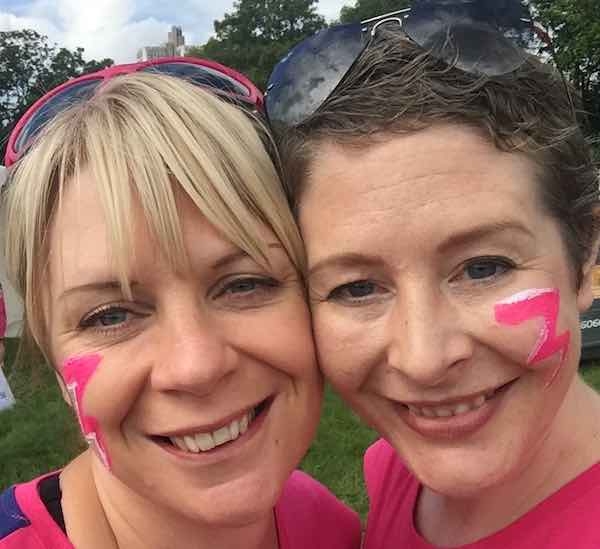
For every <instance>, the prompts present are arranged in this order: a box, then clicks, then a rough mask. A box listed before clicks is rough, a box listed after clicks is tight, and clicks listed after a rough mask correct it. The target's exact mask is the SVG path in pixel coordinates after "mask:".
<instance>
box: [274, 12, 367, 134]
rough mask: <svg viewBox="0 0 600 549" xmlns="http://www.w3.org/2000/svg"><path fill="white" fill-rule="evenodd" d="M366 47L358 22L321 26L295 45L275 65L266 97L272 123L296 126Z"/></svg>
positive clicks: (330, 89)
mask: <svg viewBox="0 0 600 549" xmlns="http://www.w3.org/2000/svg"><path fill="white" fill-rule="evenodd" d="M363 48H364V42H363V33H362V30H361V25H360V24H359V23H354V24H349V25H340V26H337V27H331V28H329V29H325V30H322V31H321V32H319V33H317V34H315V35H314V36H311V37H310V38H307V39H306V40H304V41H303V42H300V44H298V45H297V46H296V47H294V48H293V49H292V50H291V51H290V52H289V53H288V54H287V55H286V56H285V57H284V58H283V59H282V60H281V61H280V62H279V63H278V64H277V65H276V66H275V69H274V70H273V72H272V73H271V77H270V78H269V83H268V85H267V94H266V97H265V106H266V110H267V115H268V117H269V121H270V122H271V123H272V124H283V125H285V126H295V125H298V124H300V123H301V122H302V121H304V120H306V118H308V117H309V116H310V115H311V114H313V113H314V112H315V111H316V110H317V108H318V107H319V106H320V105H321V104H322V103H323V101H325V99H326V98H327V97H328V96H329V95H330V94H331V92H332V91H333V90H334V89H335V88H336V87H337V85H338V84H339V83H340V81H341V80H342V78H343V77H344V76H345V74H346V73H347V72H348V69H349V68H350V67H351V66H352V64H353V63H354V61H355V60H356V58H357V57H358V56H359V55H360V52H361V51H362V50H363Z"/></svg>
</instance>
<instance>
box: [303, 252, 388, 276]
mask: <svg viewBox="0 0 600 549" xmlns="http://www.w3.org/2000/svg"><path fill="white" fill-rule="evenodd" d="M383 264H384V261H383V259H382V258H381V257H379V256H376V255H372V254H359V253H341V254H335V255H332V256H329V257H326V258H325V259H323V260H321V261H317V263H315V264H314V265H313V266H312V267H311V268H310V269H309V270H308V276H309V277H311V276H313V275H314V274H315V273H316V272H318V271H322V270H325V269H327V268H330V267H337V268H341V267H356V266H357V265H362V266H364V267H381V266H383Z"/></svg>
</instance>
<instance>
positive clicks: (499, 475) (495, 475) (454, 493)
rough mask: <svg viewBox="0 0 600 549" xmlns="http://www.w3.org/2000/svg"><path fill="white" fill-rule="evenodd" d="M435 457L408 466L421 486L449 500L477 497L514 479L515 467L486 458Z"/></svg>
mask: <svg viewBox="0 0 600 549" xmlns="http://www.w3.org/2000/svg"><path fill="white" fill-rule="evenodd" d="M461 453H462V454H463V455H462V456H457V455H455V456H443V455H438V456H437V457H435V458H434V459H432V460H431V461H430V462H428V463H425V464H424V463H415V464H414V465H416V466H415V467H413V463H410V462H409V463H408V466H409V467H410V468H411V469H412V471H413V473H414V475H415V476H416V477H417V478H418V479H419V481H420V482H421V484H423V485H424V486H426V487H427V488H429V489H430V490H432V491H434V492H437V493H439V494H443V495H444V496H447V497H449V498H472V497H479V496H480V495H481V493H482V492H483V491H484V490H488V489H490V488H493V487H494V486H498V485H500V484H502V483H505V482H506V481H507V480H509V479H510V478H511V477H514V476H516V474H515V470H516V469H517V464H516V463H514V462H512V463H511V462H510V460H509V459H504V460H501V459H497V458H495V459H490V458H489V456H487V457H486V456H483V455H479V456H473V455H471V456H466V455H464V452H461Z"/></svg>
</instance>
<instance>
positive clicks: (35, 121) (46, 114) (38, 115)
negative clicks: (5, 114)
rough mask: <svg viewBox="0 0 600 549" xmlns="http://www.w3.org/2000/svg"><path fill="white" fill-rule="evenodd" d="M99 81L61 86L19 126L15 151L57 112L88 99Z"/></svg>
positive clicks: (19, 151)
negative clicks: (61, 87)
mask: <svg viewBox="0 0 600 549" xmlns="http://www.w3.org/2000/svg"><path fill="white" fill-rule="evenodd" d="M100 82H101V80H84V81H83V82H78V83H75V84H73V85H72V86H67V87H65V88H63V89H62V90H61V91H60V92H58V93H57V94H55V95H53V96H52V97H51V98H50V99H48V101H46V102H45V103H44V104H43V105H41V106H40V107H39V108H38V109H37V110H36V111H35V113H34V114H33V116H31V118H29V120H28V121H27V122H26V123H25V125H24V126H23V127H22V128H21V131H20V132H19V136H18V137H17V139H16V141H15V146H14V149H15V152H16V153H17V154H21V152H22V151H23V150H24V149H25V147H26V146H27V145H28V144H29V143H30V142H31V140H32V139H33V138H34V137H36V136H37V134H38V133H39V132H40V130H41V129H42V128H43V127H44V126H45V125H46V124H47V123H48V122H49V121H50V120H52V119H53V118H54V117H55V116H56V115H57V114H58V113H60V112H62V111H64V110H65V109H67V108H68V107H69V106H70V105H73V104H74V103H78V102H79V101H84V100H86V99H89V98H90V97H91V96H92V95H93V93H94V90H95V89H96V88H97V87H98V84H99V83H100Z"/></svg>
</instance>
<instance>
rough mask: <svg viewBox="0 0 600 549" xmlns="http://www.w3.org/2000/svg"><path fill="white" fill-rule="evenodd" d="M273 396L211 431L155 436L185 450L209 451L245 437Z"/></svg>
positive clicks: (159, 441) (193, 451) (160, 442)
mask: <svg viewBox="0 0 600 549" xmlns="http://www.w3.org/2000/svg"><path fill="white" fill-rule="evenodd" d="M271 402H272V398H268V399H265V400H263V401H262V402H261V403H260V404H258V406H255V407H254V408H251V409H250V410H248V411H246V412H245V413H243V414H241V415H240V416H239V417H238V418H236V419H234V420H232V421H230V422H229V423H227V424H225V425H222V426H221V427H219V428H217V429H215V430H213V431H209V432H206V431H204V432H190V433H185V434H181V435H179V436H169V437H167V436H153V437H151V438H152V439H154V440H155V441H156V442H158V443H159V444H162V445H165V444H166V445H169V446H173V447H176V448H178V449H179V450H181V451H183V452H188V453H192V454H199V453H202V452H209V451H211V450H213V449H215V448H217V447H219V446H223V445H224V444H228V443H229V442H233V441H234V440H237V439H238V438H241V437H243V436H244V435H245V434H246V433H247V432H248V430H249V429H250V426H251V425H252V424H253V423H254V422H255V421H256V420H257V419H258V418H259V417H260V416H262V415H264V414H265V413H266V411H267V409H268V408H269V406H270V405H271Z"/></svg>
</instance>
